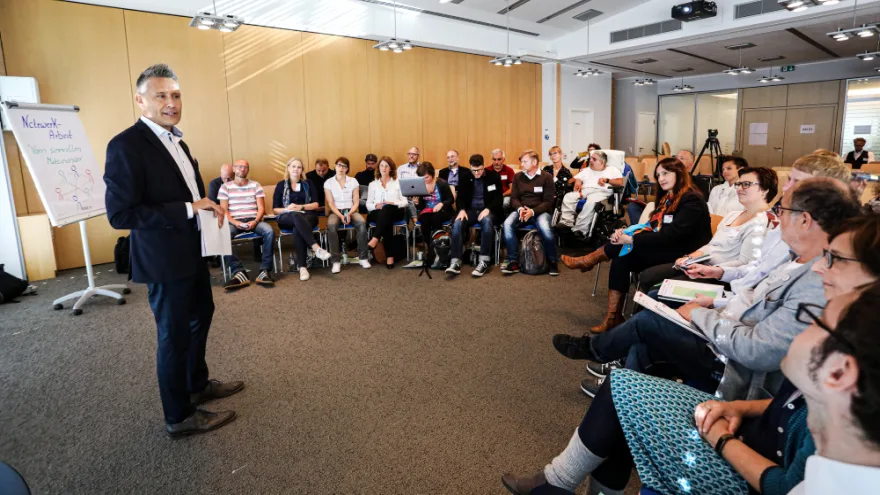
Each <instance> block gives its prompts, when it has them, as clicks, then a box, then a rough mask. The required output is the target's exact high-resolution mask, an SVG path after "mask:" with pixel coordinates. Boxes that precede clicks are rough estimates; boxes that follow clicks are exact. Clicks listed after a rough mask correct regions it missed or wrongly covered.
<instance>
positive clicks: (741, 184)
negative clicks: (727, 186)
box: [733, 180, 759, 190]
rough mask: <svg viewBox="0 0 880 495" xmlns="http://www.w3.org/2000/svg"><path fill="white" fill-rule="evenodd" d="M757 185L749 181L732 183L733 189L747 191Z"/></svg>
mask: <svg viewBox="0 0 880 495" xmlns="http://www.w3.org/2000/svg"><path fill="white" fill-rule="evenodd" d="M758 185H759V184H758V183H757V182H751V181H747V180H745V181H741V182H734V183H733V187H741V188H743V190H745V189H748V188H750V187H752V186H758Z"/></svg>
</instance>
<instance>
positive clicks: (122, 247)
mask: <svg viewBox="0 0 880 495" xmlns="http://www.w3.org/2000/svg"><path fill="white" fill-rule="evenodd" d="M113 262H114V263H115V264H116V273H128V269H129V265H130V263H131V241H130V240H129V238H128V236H125V237H120V238H119V239H116V247H114V248H113Z"/></svg>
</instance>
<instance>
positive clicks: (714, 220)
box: [709, 213, 724, 235]
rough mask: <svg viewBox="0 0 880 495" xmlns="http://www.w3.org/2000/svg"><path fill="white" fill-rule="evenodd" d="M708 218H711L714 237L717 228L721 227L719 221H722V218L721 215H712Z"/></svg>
mask: <svg viewBox="0 0 880 495" xmlns="http://www.w3.org/2000/svg"><path fill="white" fill-rule="evenodd" d="M709 216H710V217H711V218H712V235H715V231H716V230H718V226H719V225H721V221H722V220H724V217H723V216H721V215H715V214H714V213H713V214H711V215H709Z"/></svg>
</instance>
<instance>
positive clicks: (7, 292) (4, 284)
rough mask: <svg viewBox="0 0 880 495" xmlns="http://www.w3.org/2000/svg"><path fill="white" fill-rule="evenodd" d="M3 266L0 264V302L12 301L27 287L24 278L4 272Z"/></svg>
mask: <svg viewBox="0 0 880 495" xmlns="http://www.w3.org/2000/svg"><path fill="white" fill-rule="evenodd" d="M3 266H4V265H0V304H3V303H7V302H12V300H13V299H15V298H16V297H18V296H20V295H22V293H24V291H25V290H27V287H28V283H27V281H26V280H22V279H20V278H18V277H16V276H15V275H10V274H9V273H6V270H5V269H4V268H3Z"/></svg>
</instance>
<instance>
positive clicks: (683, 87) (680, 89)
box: [672, 77, 694, 93]
mask: <svg viewBox="0 0 880 495" xmlns="http://www.w3.org/2000/svg"><path fill="white" fill-rule="evenodd" d="M693 90H694V87H693V86H691V85H690V84H685V83H684V78H683V77H682V78H681V85H679V86H676V87H674V88H672V91H675V92H676V93H681V92H687V91H693Z"/></svg>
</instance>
